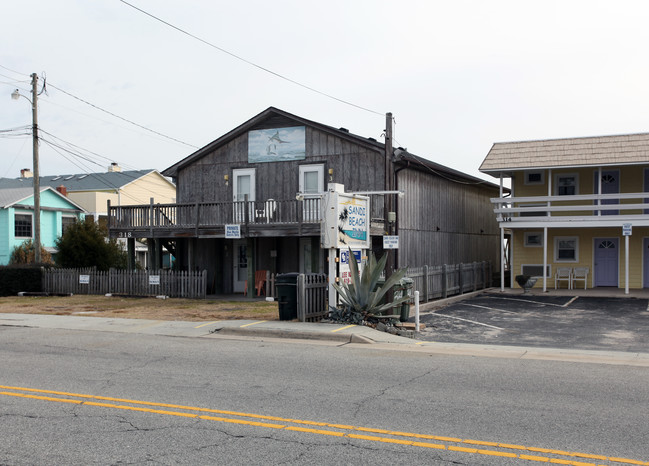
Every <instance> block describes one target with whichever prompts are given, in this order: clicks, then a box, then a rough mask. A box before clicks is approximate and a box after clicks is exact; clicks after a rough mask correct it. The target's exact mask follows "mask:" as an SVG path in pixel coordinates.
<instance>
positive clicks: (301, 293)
mask: <svg viewBox="0 0 649 466" xmlns="http://www.w3.org/2000/svg"><path fill="white" fill-rule="evenodd" d="M304 279H305V276H304V274H303V273H301V274H299V275H298V276H297V290H296V291H297V318H298V320H299V321H300V322H306V306H305V301H306V289H305V286H304Z"/></svg>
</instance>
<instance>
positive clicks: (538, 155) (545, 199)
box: [480, 133, 649, 291]
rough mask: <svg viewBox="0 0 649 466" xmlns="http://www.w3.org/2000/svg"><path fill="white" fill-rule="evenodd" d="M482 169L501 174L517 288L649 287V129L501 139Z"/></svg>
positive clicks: (503, 220) (503, 216)
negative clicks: (521, 284)
mask: <svg viewBox="0 0 649 466" xmlns="http://www.w3.org/2000/svg"><path fill="white" fill-rule="evenodd" d="M480 171H482V172H483V173H487V174H489V175H492V176H494V177H497V178H500V185H501V195H500V197H499V198H495V199H492V202H493V204H494V207H495V208H494V212H495V213H496V216H497V219H498V222H499V225H500V231H501V240H502V241H501V242H502V244H503V245H504V244H505V242H504V239H505V236H506V235H511V236H510V238H511V241H510V245H509V248H510V249H509V261H510V268H511V271H512V274H511V275H512V277H511V284H510V285H511V286H512V287H513V286H515V285H514V277H515V276H516V275H527V276H531V277H537V282H536V285H535V286H536V287H537V288H543V289H544V290H545V289H547V288H550V287H562V288H565V287H575V288H576V287H579V288H581V287H586V288H594V287H619V288H625V289H626V290H627V291H628V289H629V288H649V134H644V133H643V134H628V135H618V136H601V137H586V138H569V139H554V140H541V141H524V142H506V143H495V144H494V145H493V147H492V148H491V150H490V151H489V153H488V154H487V157H486V158H485V160H484V161H483V163H482V165H481V166H480ZM507 178H509V179H510V183H511V196H508V197H506V194H505V190H504V189H503V183H504V180H505V179H507ZM506 252H507V251H505V248H504V246H503V247H502V248H501V258H503V260H504V257H505V256H506ZM503 278H504V277H503ZM503 286H504V284H503Z"/></svg>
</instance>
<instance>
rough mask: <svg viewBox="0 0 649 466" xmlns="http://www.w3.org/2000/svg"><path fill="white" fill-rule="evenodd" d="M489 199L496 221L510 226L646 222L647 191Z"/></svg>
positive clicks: (648, 217)
mask: <svg viewBox="0 0 649 466" xmlns="http://www.w3.org/2000/svg"><path fill="white" fill-rule="evenodd" d="M491 202H492V203H493V204H494V205H495V208H494V212H495V213H496V216H497V219H498V222H500V223H501V226H508V227H510V228H534V227H542V226H550V227H554V228H557V227H558V228H560V227H598V226H622V225H623V224H625V223H631V224H632V225H634V226H649V193H619V194H579V195H574V196H528V197H502V198H501V197H497V198H492V199H491ZM504 222H507V225H503V223H504Z"/></svg>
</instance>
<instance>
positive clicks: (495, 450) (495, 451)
mask: <svg viewBox="0 0 649 466" xmlns="http://www.w3.org/2000/svg"><path fill="white" fill-rule="evenodd" d="M0 390H9V391H0V395H2V396H12V397H19V398H26V399H33V400H41V401H51V402H57V403H72V404H77V405H83V406H97V407H102V408H110V409H122V410H129V411H139V412H145V413H152V414H164V415H168V416H180V417H186V418H194V419H202V420H206V421H213V422H223V423H230V424H243V425H248V426H253V427H263V428H269V429H278V430H287V431H294V432H304V433H309V434H317V435H328V436H334V437H344V438H350V439H359V440H365V441H371V442H381V443H391V444H399V445H408V446H413V447H420V448H432V449H436V450H447V451H454V452H462V453H469V454H477V455H486V456H499V457H505V458H515V459H521V460H528V461H537V462H545V463H552V464H565V465H572V466H597V465H600V464H602V463H592V462H584V461H582V460H584V459H587V460H597V461H606V462H608V464H611V463H615V464H633V465H645V466H649V462H647V461H638V460H632V459H628V458H617V457H608V456H603V455H591V454H587V453H578V452H568V451H562V450H553V449H548V448H537V447H525V446H522V445H513V444H507V443H499V442H485V441H480V440H470V439H460V438H455V437H444V436H438V435H428V434H416V433H410V432H398V431H392V430H386V429H375V428H369V427H359V426H350V425H344V424H332V423H327V422H316V421H305V420H300V419H287V418H282V417H277V416H265V415H261V414H251V413H241V412H236V411H226V410H220V409H210V408H200V407H195V406H184V405H177V404H169V403H155V402H150V401H140V400H130V399H124V398H114V397H108V396H97V395H86V394H81V393H69V392H61V391H55V390H43V389H37V388H25V387H11V386H5V385H0ZM52 395H55V396H52ZM95 400H97V401H95ZM117 403H119V404H117ZM160 408H166V409H160ZM202 413H207V414H202ZM214 414H218V415H219V416H214ZM305 426H308V427H305ZM369 434H372V435H369ZM431 440H432V441H434V442H431ZM485 447H488V448H485ZM539 453H541V454H544V455H545V456H541V455H539Z"/></svg>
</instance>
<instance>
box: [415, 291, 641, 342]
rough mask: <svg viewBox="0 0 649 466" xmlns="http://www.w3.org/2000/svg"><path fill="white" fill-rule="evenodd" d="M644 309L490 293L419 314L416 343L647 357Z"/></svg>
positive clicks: (633, 303)
mask: <svg viewBox="0 0 649 466" xmlns="http://www.w3.org/2000/svg"><path fill="white" fill-rule="evenodd" d="M648 306H649V301H648V300H646V299H637V298H603V297H572V296H527V295H524V294H520V295H511V294H509V295H503V294H499V293H488V294H483V295H478V296H476V297H473V298H470V299H466V300H463V301H460V302H457V303H454V304H451V305H448V306H446V307H444V308H443V309H438V310H436V311H433V312H424V313H422V315H421V317H420V321H421V322H423V323H425V324H426V328H425V329H424V331H423V332H421V333H420V334H419V335H418V337H417V338H419V339H421V340H428V341H439V342H453V343H474V344H498V345H515V346H528V347H551V348H566V349H568V348H569V349H583V350H604V351H626V352H641V353H649V338H647V335H649V308H648ZM411 320H412V319H411Z"/></svg>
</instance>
